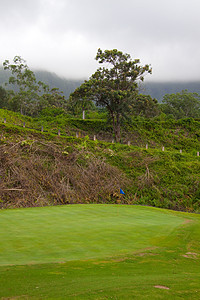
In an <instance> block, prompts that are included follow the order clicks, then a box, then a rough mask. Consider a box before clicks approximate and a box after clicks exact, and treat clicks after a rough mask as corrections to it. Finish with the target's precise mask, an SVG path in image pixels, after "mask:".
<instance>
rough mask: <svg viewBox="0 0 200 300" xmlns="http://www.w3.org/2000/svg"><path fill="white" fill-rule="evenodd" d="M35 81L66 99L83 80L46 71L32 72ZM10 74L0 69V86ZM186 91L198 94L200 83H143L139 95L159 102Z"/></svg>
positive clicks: (199, 92) (6, 80)
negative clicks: (54, 90)
mask: <svg viewBox="0 0 200 300" xmlns="http://www.w3.org/2000/svg"><path fill="white" fill-rule="evenodd" d="M34 73H35V75H36V78H37V80H38V81H39V80H40V81H42V82H44V83H46V84H48V85H49V86H50V88H59V90H60V91H62V92H63V93H64V95H65V97H66V98H68V97H69V95H70V94H71V93H72V92H73V91H74V90H75V89H76V88H77V87H78V86H80V85H81V84H82V83H83V80H78V79H77V80H75V79H66V78H62V77H59V76H58V75H56V74H55V73H51V72H48V71H38V70H37V71H34ZM10 75H11V74H10V73H9V72H8V71H4V70H3V68H0V85H4V83H5V82H8V79H9V76H10ZM185 89H187V90H188V91H189V92H196V93H198V94H200V81H191V82H145V83H143V84H142V85H141V87H140V93H141V94H145V95H151V97H152V98H156V99H157V100H158V101H159V102H161V101H162V98H163V96H164V95H165V94H172V93H177V92H181V91H182V90H185Z"/></svg>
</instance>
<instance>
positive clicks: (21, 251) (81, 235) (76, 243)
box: [0, 205, 185, 265]
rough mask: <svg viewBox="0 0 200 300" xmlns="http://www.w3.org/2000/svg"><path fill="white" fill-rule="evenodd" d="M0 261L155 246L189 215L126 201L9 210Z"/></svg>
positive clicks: (0, 228) (0, 225)
mask: <svg viewBox="0 0 200 300" xmlns="http://www.w3.org/2000/svg"><path fill="white" fill-rule="evenodd" d="M0 216H1V217H0V236H1V246H0V265H10V264H14V265H16V264H29V263H48V262H60V261H69V260H83V259H89V258H98V257H106V256H115V255H120V254H125V253H131V252H134V251H137V250H140V249H144V248H147V247H148V248H153V247H156V246H158V242H159V243H161V242H162V240H165V239H166V237H168V236H169V235H170V234H171V233H172V232H173V231H174V230H176V229H177V228H179V226H181V224H183V223H184V219H185V215H175V214H172V213H170V212H169V211H166V210H161V209H152V208H148V207H141V206H123V205H110V206H108V205H72V206H57V207H44V208H29V209H16V210H3V211H1V214H0Z"/></svg>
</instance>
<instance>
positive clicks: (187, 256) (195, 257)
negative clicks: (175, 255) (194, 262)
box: [182, 252, 199, 259]
mask: <svg viewBox="0 0 200 300" xmlns="http://www.w3.org/2000/svg"><path fill="white" fill-rule="evenodd" d="M182 256H183V257H186V258H193V259H197V258H198V256H199V254H198V253H194V252H187V253H186V254H184V255H182Z"/></svg>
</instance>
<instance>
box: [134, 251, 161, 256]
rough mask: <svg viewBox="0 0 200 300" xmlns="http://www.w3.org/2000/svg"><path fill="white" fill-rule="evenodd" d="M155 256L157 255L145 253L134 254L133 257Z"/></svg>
mask: <svg viewBox="0 0 200 300" xmlns="http://www.w3.org/2000/svg"><path fill="white" fill-rule="evenodd" d="M152 255H153V256H155V255H158V254H157V253H151V252H147V253H137V254H135V256H152Z"/></svg>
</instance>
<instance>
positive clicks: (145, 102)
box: [130, 94, 160, 118]
mask: <svg viewBox="0 0 200 300" xmlns="http://www.w3.org/2000/svg"><path fill="white" fill-rule="evenodd" d="M131 99H132V105H131V107H130V108H131V110H132V112H133V115H135V116H138V115H139V116H143V117H146V118H152V117H155V116H157V115H158V114H159V113H160V109H159V105H158V101H157V100H156V99H155V98H154V99H152V98H151V96H150V95H142V94H139V95H136V96H135V97H131Z"/></svg>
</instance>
